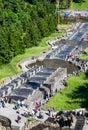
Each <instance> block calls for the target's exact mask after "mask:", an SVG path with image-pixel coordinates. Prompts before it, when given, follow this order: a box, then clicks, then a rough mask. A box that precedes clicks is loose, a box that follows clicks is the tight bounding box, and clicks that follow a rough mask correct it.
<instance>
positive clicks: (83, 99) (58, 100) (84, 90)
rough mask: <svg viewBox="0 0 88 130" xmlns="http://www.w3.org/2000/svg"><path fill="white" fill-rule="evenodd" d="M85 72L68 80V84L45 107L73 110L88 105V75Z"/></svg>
mask: <svg viewBox="0 0 88 130" xmlns="http://www.w3.org/2000/svg"><path fill="white" fill-rule="evenodd" d="M87 76H88V74H87ZM87 76H86V77H85V75H84V73H82V74H81V75H80V76H78V77H77V76H72V77H70V78H69V79H68V80H67V83H68V86H67V87H65V88H64V89H63V90H61V92H59V93H57V94H56V95H55V96H54V97H52V98H51V99H50V101H49V102H48V103H47V104H46V105H45V107H54V108H55V109H56V110H61V109H62V108H64V109H65V110H72V109H76V108H81V107H87V106H88V77H87Z"/></svg>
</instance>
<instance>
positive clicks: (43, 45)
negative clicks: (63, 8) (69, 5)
mask: <svg viewBox="0 0 88 130" xmlns="http://www.w3.org/2000/svg"><path fill="white" fill-rule="evenodd" d="M69 27H71V25H61V28H62V29H65V28H69ZM64 34H65V32H64V30H63V31H62V32H60V33H57V32H55V33H52V34H51V35H50V36H49V37H45V38H43V39H42V40H41V42H40V45H39V47H32V48H29V49H26V51H25V53H24V54H21V55H18V56H16V57H14V58H13V59H12V61H11V62H10V63H9V64H6V65H0V82H2V79H3V78H5V77H9V76H13V75H16V74H18V73H20V72H21V70H20V68H18V64H19V63H20V62H21V61H22V60H24V59H25V58H30V57H31V56H38V55H39V54H40V53H41V52H43V51H45V50H46V49H47V48H48V47H49V46H48V44H47V43H48V41H49V40H51V39H53V38H56V37H60V36H63V35H64Z"/></svg>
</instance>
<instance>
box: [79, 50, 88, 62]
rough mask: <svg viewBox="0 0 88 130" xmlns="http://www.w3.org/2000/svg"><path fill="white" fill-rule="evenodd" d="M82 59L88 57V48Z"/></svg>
mask: <svg viewBox="0 0 88 130" xmlns="http://www.w3.org/2000/svg"><path fill="white" fill-rule="evenodd" d="M80 59H82V60H85V59H88V48H86V49H85V54H84V55H83V56H81V57H80Z"/></svg>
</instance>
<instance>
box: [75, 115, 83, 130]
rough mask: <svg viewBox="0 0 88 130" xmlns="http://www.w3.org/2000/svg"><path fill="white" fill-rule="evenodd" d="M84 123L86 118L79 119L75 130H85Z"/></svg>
mask: <svg viewBox="0 0 88 130" xmlns="http://www.w3.org/2000/svg"><path fill="white" fill-rule="evenodd" d="M84 123H85V118H84V117H77V122H76V125H75V128H74V130H83V126H84Z"/></svg>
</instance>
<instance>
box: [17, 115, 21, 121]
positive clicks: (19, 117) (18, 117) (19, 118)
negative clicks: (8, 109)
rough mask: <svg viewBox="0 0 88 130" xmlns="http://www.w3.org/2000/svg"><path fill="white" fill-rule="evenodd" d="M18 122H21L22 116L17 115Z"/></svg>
mask: <svg viewBox="0 0 88 130" xmlns="http://www.w3.org/2000/svg"><path fill="white" fill-rule="evenodd" d="M17 122H18V123H20V122H21V116H19V115H18V116H17Z"/></svg>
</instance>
